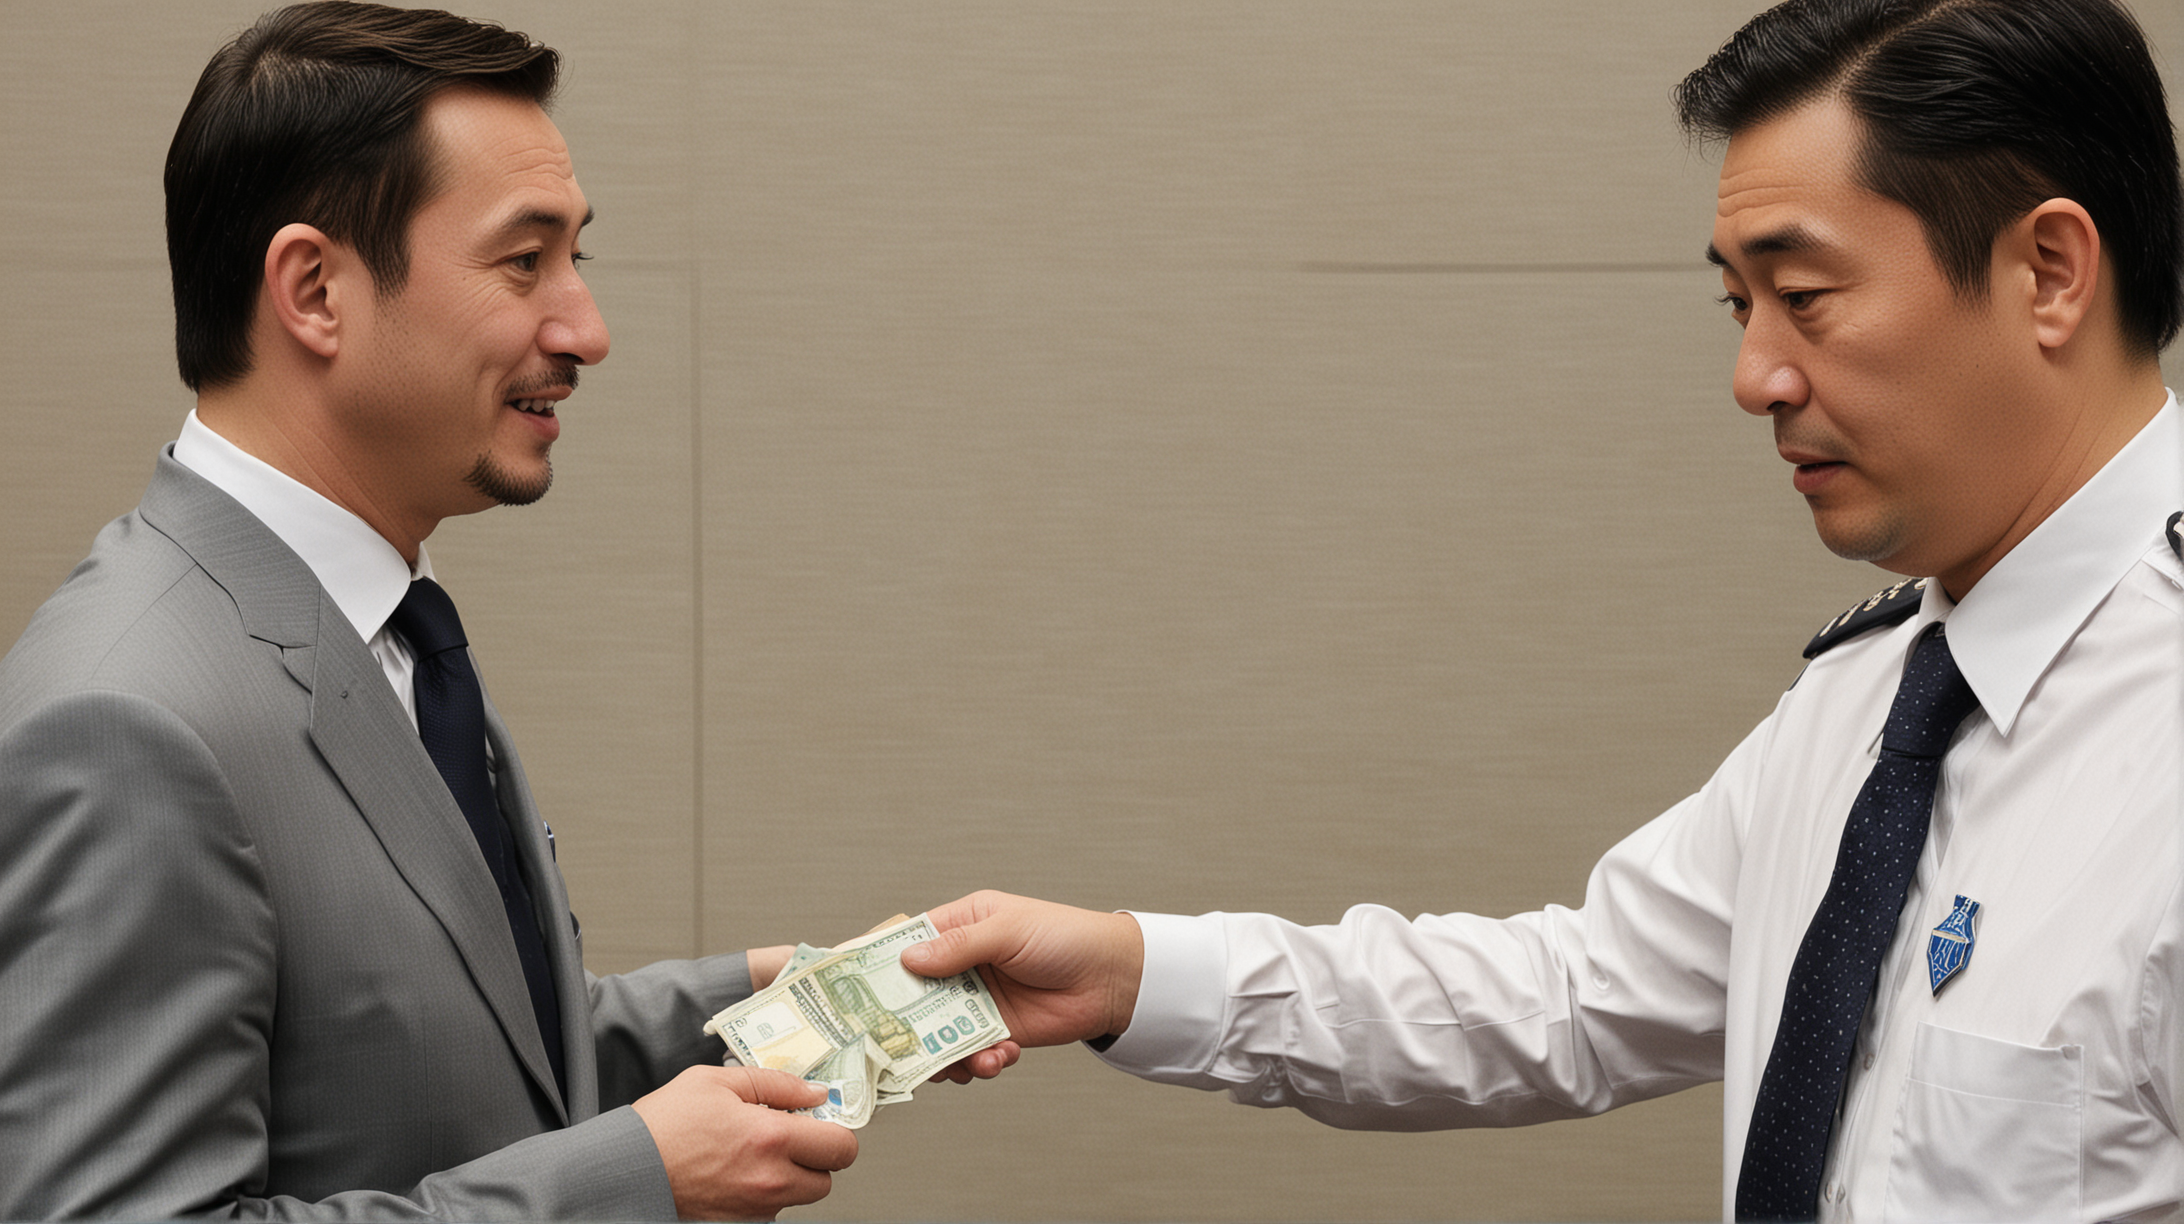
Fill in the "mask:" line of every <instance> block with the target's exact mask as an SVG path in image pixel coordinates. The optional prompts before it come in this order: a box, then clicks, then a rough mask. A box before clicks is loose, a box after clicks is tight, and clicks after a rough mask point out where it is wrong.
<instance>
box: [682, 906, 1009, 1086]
mask: <svg viewBox="0 0 2184 1224" xmlns="http://www.w3.org/2000/svg"><path fill="white" fill-rule="evenodd" d="M938 933H939V932H938V931H937V930H936V929H935V928H934V926H933V924H932V922H931V920H930V919H928V918H927V917H926V916H924V915H922V914H921V915H919V916H918V917H916V918H906V919H903V920H902V921H900V922H896V923H894V924H891V925H889V926H885V927H882V928H880V929H879V930H877V931H874V932H872V933H870V934H868V935H865V936H863V937H861V938H859V939H855V940H852V941H850V942H849V943H846V944H844V945H842V946H841V947H839V948H834V949H832V950H828V949H820V948H812V949H809V950H808V951H807V950H806V949H803V948H799V949H798V952H797V955H796V957H795V958H794V959H793V960H792V961H791V966H792V967H791V968H789V969H786V970H784V971H783V973H782V974H781V976H780V978H779V979H778V980H776V981H775V982H774V983H773V984H772V985H771V986H769V987H767V988H766V989H765V990H762V991H759V992H758V993H757V994H754V995H752V996H751V997H750V998H748V999H745V1000H744V1001H743V1002H741V1003H738V1004H737V1005H735V1006H734V1007H731V1008H728V1009H727V1010H725V1011H723V1012H721V1013H720V1014H719V1015H716V1016H714V1017H713V1018H712V1020H711V1021H709V1022H708V1023H707V1024H706V1026H705V1029H706V1031H707V1032H710V1033H714V1034H716V1035H718V1036H719V1037H720V1038H721V1040H722V1041H724V1042H726V1043H727V1046H728V1049H729V1052H730V1054H731V1055H732V1056H733V1057H734V1058H735V1059H736V1060H737V1061H739V1062H741V1063H743V1064H744V1065H745V1066H751V1067H772V1068H775V1069H777V1070H781V1071H786V1072H788V1073H789V1074H791V1075H801V1076H809V1077H811V1078H819V1077H818V1076H817V1075H816V1074H815V1072H814V1069H815V1068H817V1067H818V1066H819V1065H820V1064H821V1063H823V1062H826V1061H827V1060H829V1059H831V1058H833V1057H835V1056H836V1055H837V1054H838V1053H841V1052H844V1051H848V1050H850V1049H852V1048H853V1047H856V1046H858V1045H859V1044H860V1043H861V1042H864V1041H870V1042H871V1043H872V1045H873V1046H874V1047H875V1048H877V1049H878V1050H879V1051H880V1054H881V1056H882V1059H883V1062H882V1063H881V1065H880V1067H879V1069H878V1073H877V1076H876V1078H875V1080H874V1088H875V1090H876V1093H877V1096H876V1103H877V1102H880V1101H887V1100H900V1099H904V1098H906V1097H907V1096H908V1093H909V1091H910V1090H911V1089H912V1088H914V1087H915V1086H916V1085H917V1084H919V1083H921V1082H922V1081H924V1079H925V1078H926V1077H927V1076H929V1075H931V1074H932V1073H933V1072H935V1071H938V1070H939V1069H940V1068H942V1067H944V1066H946V1065H948V1064H949V1063H951V1062H954V1061H955V1060H957V1059H959V1058H962V1057H964V1056H966V1055H968V1054H972V1053H975V1052H976V1051H979V1050H983V1049H985V1048H986V1047H987V1046H990V1045H993V1044H994V1043H996V1042H998V1041H1001V1040H1003V1039H1004V1038H1006V1037H1007V1036H1008V1035H1009V1034H1008V1026H1007V1025H1005V1024H1003V1023H1002V1021H1001V1013H1000V1010H999V1009H998V1008H996V1007H995V1006H994V1002H993V997H992V996H991V995H989V994H988V993H987V992H986V988H985V985H984V983H982V982H980V981H979V980H978V975H977V974H975V973H963V974H958V975H957V976H955V977H952V978H923V977H919V976H917V975H916V974H914V973H911V972H909V971H908V970H906V969H904V968H903V967H902V964H901V961H900V957H901V955H902V950H903V948H905V947H907V946H908V945H910V944H913V943H917V942H919V941H921V940H926V939H932V938H934V937H935V936H936V935H937V934H938Z"/></svg>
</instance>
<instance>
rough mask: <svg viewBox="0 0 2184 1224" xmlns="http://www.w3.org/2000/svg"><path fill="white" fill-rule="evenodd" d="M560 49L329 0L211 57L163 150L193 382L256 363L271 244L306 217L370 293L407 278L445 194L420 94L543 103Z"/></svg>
mask: <svg viewBox="0 0 2184 1224" xmlns="http://www.w3.org/2000/svg"><path fill="white" fill-rule="evenodd" d="M559 69H560V59H559V57H558V56H557V55H555V53H554V51H553V49H552V48H550V47H546V46H542V45H540V44H539V43H535V42H533V41H531V40H530V39H529V38H526V37H525V36H523V35H522V34H517V33H514V32H511V31H509V30H505V29H502V28H501V27H499V26H496V25H490V24H487V23H484V22H477V21H470V20H468V19H466V18H462V17H456V16H453V15H452V14H449V13H443V12H440V11H438V10H436V9H398V8H389V7H387V6H385V5H379V4H360V3H351V2H350V0H321V2H318V3H310V4H296V5H291V6H289V7H287V8H283V9H279V10H276V11H274V12H271V13H267V14H266V15H265V16H264V17H261V18H259V19H258V22H257V24H255V25H253V26H251V27H250V28H249V29H247V30H245V31H243V32H242V33H241V34H239V35H237V36H236V38H235V39H234V41H232V42H230V43H228V44H227V45H226V46H225V47H222V48H221V49H220V51H219V52H218V53H217V54H215V55H214V56H213V57H212V62H211V63H209V64H207V65H205V71H204V75H203V76H201V77H199V78H198V80H197V90H196V92H195V93H193V94H192V95H191V96H190V103H189V107H188V108H187V109H186V110H184V111H183V112H182V122H181V124H180V126H178V127H177V128H176V129H175V133H174V143H173V144H172V145H170V146H169V147H168V149H167V170H166V185H167V262H168V265H169V267H170V268H171V269H172V271H173V274H174V318H175V323H174V330H175V358H176V361H177V362H178V363H179V365H180V366H181V372H182V381H183V382H184V383H186V384H187V385H188V386H189V388H190V389H191V390H192V391H203V390H206V389H208V388H214V387H220V386H224V385H228V384H232V383H234V382H236V381H238V380H239V379H241V378H242V377H243V376H245V375H246V374H248V373H249V372H250V368H251V352H250V323H251V316H252V313H253V311H254V310H255V309H256V305H257V300H258V287H259V284H260V282H261V279H262V277H263V274H264V268H265V253H266V248H267V247H268V246H269V245H270V244H271V243H272V241H273V235H274V234H275V233H277V232H279V230H280V228H281V227H282V226H284V225H288V224H292V223H296V222H301V223H303V224H306V225H311V226H315V227H316V228H318V229H320V230H322V231H324V232H325V234H326V236H327V237H329V238H332V239H334V240H336V241H338V242H343V243H346V244H348V245H349V246H351V247H352V248H354V249H355V250H356V252H357V254H358V256H359V258H361V259H362V261H363V263H364V266H365V268H366V269H367V270H369V271H370V273H371V275H372V281H373V285H374V287H375V291H376V292H378V293H379V294H382V295H386V294H392V293H395V292H397V291H399V290H400V289H401V287H402V285H403V283H404V282H405V280H407V278H408V275H409V224H410V220H411V219H412V218H413V217H414V216H415V215H416V213H417V210H418V209H419V208H421V207H423V206H424V204H425V203H426V202H427V201H428V200H430V199H431V197H432V196H433V194H434V193H435V192H436V191H437V189H438V180H439V167H438V166H437V165H436V162H435V158H434V151H433V149H432V148H431V147H430V141H429V140H428V139H427V138H426V135H425V133H424V130H423V127H422V122H421V121H422V117H423V114H424V110H425V104H426V103H427V102H429V101H431V99H432V97H433V96H434V95H435V94H437V93H439V92H440V91H441V90H443V89H445V88H447V87H449V86H451V85H456V84H469V85H476V86H481V87H483V88H486V89H490V90H493V91H496V92H499V93H504V94H508V95H511V96H514V97H520V98H526V99H529V100H530V101H533V102H536V103H538V104H539V105H540V106H545V105H547V104H548V103H549V102H550V101H551V100H552V98H553V92H554V84H555V80H556V77H557V75H558V73H559Z"/></svg>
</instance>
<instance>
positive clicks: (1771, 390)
mask: <svg viewBox="0 0 2184 1224" xmlns="http://www.w3.org/2000/svg"><path fill="white" fill-rule="evenodd" d="M1794 354H1795V329H1794V328H1792V327H1790V326H1789V324H1788V323H1787V322H1785V321H1783V320H1780V319H1777V318H1775V317H1774V316H1773V314H1772V313H1771V312H1769V311H1765V310H1755V311H1753V313H1752V316H1751V318H1749V319H1748V320H1746V322H1745V325H1744V341H1743V343H1742V344H1741V345H1739V346H1738V348H1737V368H1736V374H1735V376H1734V378H1733V379H1732V385H1733V389H1734V391H1735V393H1736V397H1737V406H1738V407H1740V408H1742V409H1744V410H1745V411H1746V412H1749V413H1751V414H1752V415H1754V416H1766V415H1768V414H1770V413H1773V412H1776V411H1779V410H1781V409H1784V408H1802V407H1804V405H1805V401H1806V399H1807V398H1808V397H1809V396H1810V395H1811V393H1812V386H1811V384H1810V383H1808V382H1807V381H1806V380H1805V372H1804V371H1803V370H1802V369H1800V368H1798V363H1797V362H1796V360H1794Z"/></svg>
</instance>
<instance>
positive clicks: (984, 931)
mask: <svg viewBox="0 0 2184 1224" xmlns="http://www.w3.org/2000/svg"><path fill="white" fill-rule="evenodd" d="M999 926H1000V924H999V923H995V922H974V923H972V924H970V925H969V926H959V927H956V928H954V929H952V930H947V931H942V932H941V933H940V934H939V936H938V937H936V938H933V939H929V940H926V941H925V942H923V943H914V944H911V945H910V946H909V947H907V948H904V949H903V950H902V967H903V968H905V969H908V970H909V971H910V972H912V973H915V974H918V975H919V976H921V977H935V978H938V977H953V976H954V975H956V974H958V973H962V972H963V971H964V970H966V969H970V968H973V967H975V966H978V965H990V964H992V963H993V962H995V961H996V960H999V959H1001V957H1002V956H1003V955H1005V954H1006V953H1007V951H1008V948H1007V947H1006V946H1005V937H1004V936H1003V935H1002V934H1001V932H1000V931H999V929H998V927H999Z"/></svg>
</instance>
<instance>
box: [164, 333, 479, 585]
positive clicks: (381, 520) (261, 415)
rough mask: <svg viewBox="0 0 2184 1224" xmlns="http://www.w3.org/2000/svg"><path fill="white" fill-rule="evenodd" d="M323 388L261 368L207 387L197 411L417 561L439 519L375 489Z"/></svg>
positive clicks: (225, 434) (216, 429)
mask: <svg viewBox="0 0 2184 1224" xmlns="http://www.w3.org/2000/svg"><path fill="white" fill-rule="evenodd" d="M315 391H316V389H315V388H311V387H308V386H286V385H284V380H281V379H278V378H277V377H274V376H272V375H271V374H270V373H269V372H264V371H254V372H253V373H252V374H251V375H250V376H249V377H246V378H245V379H244V380H243V381H242V382H241V383H238V384H236V385H234V386H230V387H220V388H214V389H210V390H206V391H203V392H200V393H199V394H198V396H197V419H198V420H199V421H200V422H202V423H203V424H204V425H205V427H206V428H208V429H210V430H212V431H213V432H214V433H216V434H219V435H220V436H221V437H223V438H225V439H227V440H228V441H229V442H232V443H234V444H235V446H236V447H237V448H238V449H240V450H242V451H243V453H245V454H247V455H249V456H251V457H252V458H254V459H257V460H259V461H261V462H263V463H265V464H266V465H267V466H269V467H271V468H273V469H274V470H275V471H278V472H280V473H281V474H282V475H284V476H287V477H288V478H289V479H291V480H294V481H295V482H296V483H298V484H300V485H302V486H304V487H305V488H307V489H310V490H311V491H312V492H314V493H317V494H318V495H319V496H321V497H323V498H325V499H326V500H328V501H330V502H332V503H334V504H335V505H337V506H340V507H341V508H342V509H344V510H347V511H348V512H349V513H351V514H354V515H356V516H357V517H358V518H360V519H363V520H364V522H365V523H366V524H367V525H369V526H370V527H371V529H372V530H373V531H376V532H378V533H379V534H380V536H381V537H383V538H384V539H385V540H386V541H387V543H389V544H392V545H393V546H394V549H395V551H396V552H399V553H401V554H402V559H403V560H404V561H407V562H409V563H410V565H412V566H415V565H416V564H417V550H418V548H419V547H420V546H421V545H422V544H423V543H424V541H425V537H427V536H429V535H431V534H432V529H433V528H434V527H437V526H438V525H439V523H438V520H432V521H429V522H428V521H422V520H415V521H413V520H414V516H404V515H402V514H399V513H397V512H395V510H394V508H393V507H392V506H390V505H389V504H388V503H387V501H386V499H385V498H382V497H376V496H374V495H373V490H372V483H371V482H370V481H369V480H367V479H365V478H364V477H363V474H362V473H360V472H359V471H358V470H357V467H356V465H355V464H354V463H352V462H351V461H349V459H348V458H347V453H348V450H347V448H344V447H343V446H342V445H341V442H340V439H341V433H340V430H339V423H338V421H337V420H336V417H335V414H334V413H332V412H330V411H328V410H327V406H326V405H325V403H324V402H323V400H322V398H321V397H320V396H319V395H317V394H316V393H315Z"/></svg>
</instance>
